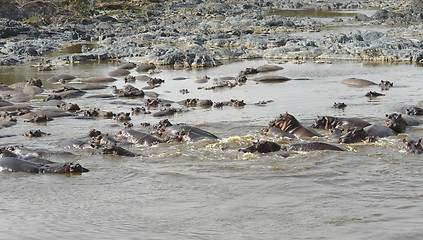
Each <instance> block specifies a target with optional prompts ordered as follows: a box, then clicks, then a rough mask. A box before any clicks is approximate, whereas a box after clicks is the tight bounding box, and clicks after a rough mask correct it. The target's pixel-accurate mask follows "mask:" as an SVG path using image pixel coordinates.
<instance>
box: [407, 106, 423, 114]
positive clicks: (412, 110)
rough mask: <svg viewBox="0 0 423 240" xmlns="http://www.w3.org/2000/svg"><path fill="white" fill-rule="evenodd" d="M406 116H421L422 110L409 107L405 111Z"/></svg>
mask: <svg viewBox="0 0 423 240" xmlns="http://www.w3.org/2000/svg"><path fill="white" fill-rule="evenodd" d="M406 113H407V115H423V108H420V107H415V106H413V107H409V108H407V110H406Z"/></svg>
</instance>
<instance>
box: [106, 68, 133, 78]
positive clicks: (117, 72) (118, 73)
mask: <svg viewBox="0 0 423 240" xmlns="http://www.w3.org/2000/svg"><path fill="white" fill-rule="evenodd" d="M129 73H130V72H129V71H128V70H126V69H124V68H117V69H115V70H113V71H111V72H109V76H111V77H123V76H127V75H129Z"/></svg>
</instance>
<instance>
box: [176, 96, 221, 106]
mask: <svg viewBox="0 0 423 240" xmlns="http://www.w3.org/2000/svg"><path fill="white" fill-rule="evenodd" d="M178 103H179V104H181V105H184V106H187V107H196V106H200V107H211V106H213V101H212V100H209V99H202V100H200V99H198V98H187V99H185V100H183V101H180V102H178Z"/></svg>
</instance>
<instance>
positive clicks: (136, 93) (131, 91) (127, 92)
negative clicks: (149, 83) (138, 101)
mask: <svg viewBox="0 0 423 240" xmlns="http://www.w3.org/2000/svg"><path fill="white" fill-rule="evenodd" d="M113 87H114V90H113V94H116V95H117V96H118V97H144V92H143V91H142V90H140V89H138V88H136V87H133V86H132V85H127V86H125V87H124V88H122V89H117V88H116V87H115V86H113Z"/></svg>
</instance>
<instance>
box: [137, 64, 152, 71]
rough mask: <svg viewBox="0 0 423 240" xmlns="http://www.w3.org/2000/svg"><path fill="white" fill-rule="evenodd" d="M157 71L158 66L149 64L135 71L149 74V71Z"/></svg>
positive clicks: (140, 66)
mask: <svg viewBox="0 0 423 240" xmlns="http://www.w3.org/2000/svg"><path fill="white" fill-rule="evenodd" d="M154 69H156V65H154V64H153V63H149V64H141V65H139V66H138V67H137V68H136V69H135V71H137V72H148V71H149V70H154Z"/></svg>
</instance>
